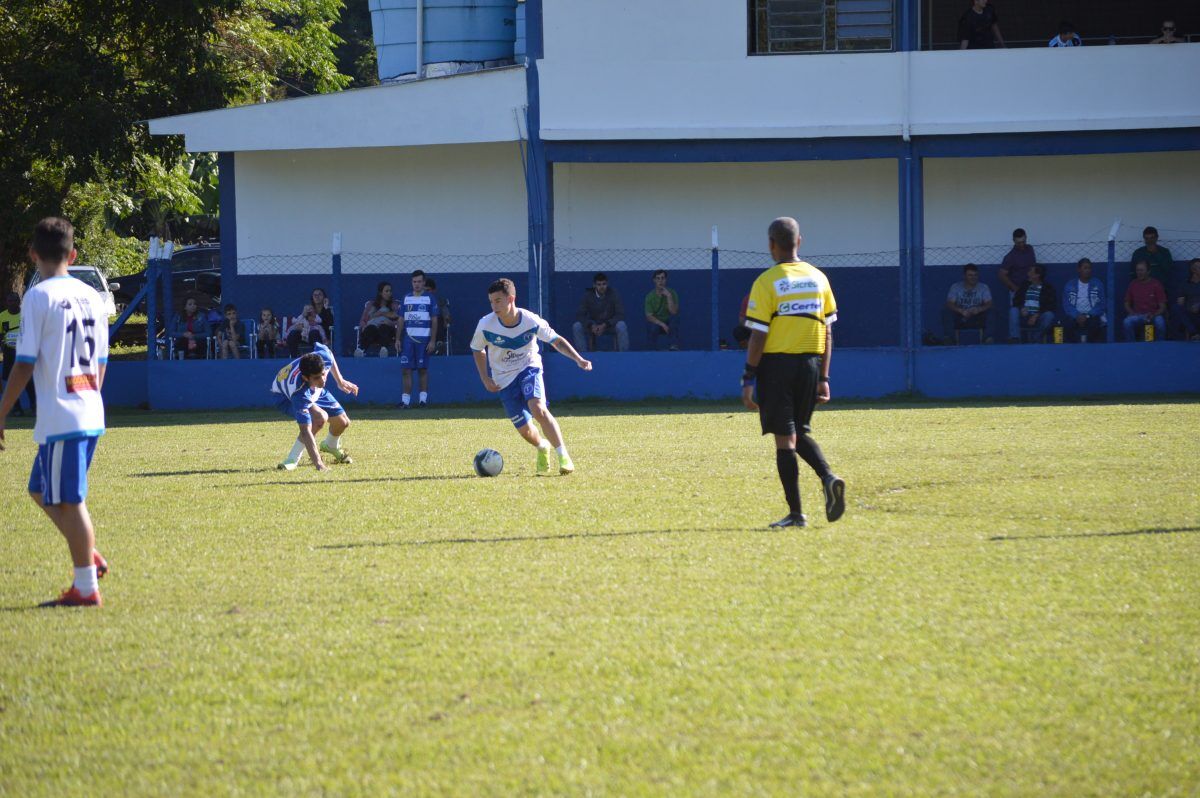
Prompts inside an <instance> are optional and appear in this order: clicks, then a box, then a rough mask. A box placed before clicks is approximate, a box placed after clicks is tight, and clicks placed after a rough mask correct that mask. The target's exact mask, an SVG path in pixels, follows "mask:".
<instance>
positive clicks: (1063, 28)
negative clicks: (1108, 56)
mask: <svg viewBox="0 0 1200 798" xmlns="http://www.w3.org/2000/svg"><path fill="white" fill-rule="evenodd" d="M1049 46H1050V47H1082V46H1083V39H1081V38H1079V34H1078V33H1076V32H1075V26H1074V25H1072V24H1071V23H1070V22H1060V23H1058V35H1057V36H1055V37H1054V38H1053V39H1051V40H1050V45H1049Z"/></svg>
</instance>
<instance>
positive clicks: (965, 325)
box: [942, 263, 992, 343]
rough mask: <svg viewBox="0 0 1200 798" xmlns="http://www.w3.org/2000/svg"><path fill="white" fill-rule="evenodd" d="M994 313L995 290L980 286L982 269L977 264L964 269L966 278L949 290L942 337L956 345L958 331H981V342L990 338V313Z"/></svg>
mask: <svg viewBox="0 0 1200 798" xmlns="http://www.w3.org/2000/svg"><path fill="white" fill-rule="evenodd" d="M991 309H992V289H990V288H988V287H987V285H986V284H984V283H981V282H979V267H978V266H976V265H975V264H974V263H968V264H967V265H966V266H963V278H962V280H960V281H958V282H957V283H955V284H954V285H952V286H950V291H949V293H947V294H946V304H945V306H944V307H943V308H942V335H943V337H944V338H945V340H946V342H947V343H953V342H954V341H955V339H956V336H955V332H956V331H958V330H979V340H980V342H981V343H982V342H984V341H986V340H988V338H987V332H986V331H987V319H988V313H989V312H990V311H991Z"/></svg>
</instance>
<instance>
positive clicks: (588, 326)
mask: <svg viewBox="0 0 1200 798" xmlns="http://www.w3.org/2000/svg"><path fill="white" fill-rule="evenodd" d="M575 319H576V321H575V325H574V327H573V328H572V330H573V332H574V334H575V348H576V349H577V350H578V351H580V352H585V351H588V352H590V351H592V350H593V349H594V348H595V346H596V339H597V338H599V337H600V336H601V335H615V336H616V339H617V351H619V352H626V351H628V350H629V330H628V328H626V326H625V306H624V305H623V304H621V297H620V296H618V295H617V291H616V289H615V288H609V287H608V276H607V275H606V274H605V273H604V272H596V274H595V276H593V277H592V287H591V288H589V289H588V290H587V291H586V292H584V294H583V299H582V301H580V303H579V312H578V313H576V314H575Z"/></svg>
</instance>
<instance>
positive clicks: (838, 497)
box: [821, 474, 846, 521]
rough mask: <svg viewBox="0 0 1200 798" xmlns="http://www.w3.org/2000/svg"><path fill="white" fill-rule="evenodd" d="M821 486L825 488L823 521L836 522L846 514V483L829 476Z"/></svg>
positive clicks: (838, 478)
mask: <svg viewBox="0 0 1200 798" xmlns="http://www.w3.org/2000/svg"><path fill="white" fill-rule="evenodd" d="M821 484H822V486H823V487H824V488H825V520H827V521H836V520H838V519H839V518H841V517H842V513H844V512H846V482H845V480H843V479H842V478H841V477H839V476H835V475H833V474H830V475H829V476H827V477H825V479H824V480H823V481H822V483H821Z"/></svg>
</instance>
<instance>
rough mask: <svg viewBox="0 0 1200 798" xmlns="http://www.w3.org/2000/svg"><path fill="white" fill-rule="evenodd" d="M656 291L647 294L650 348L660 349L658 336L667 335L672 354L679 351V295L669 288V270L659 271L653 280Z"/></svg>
mask: <svg viewBox="0 0 1200 798" xmlns="http://www.w3.org/2000/svg"><path fill="white" fill-rule="evenodd" d="M651 279H652V280H654V290H652V291H651V292H650V293H648V294H646V302H645V311H646V334H647V335H649V336H650V348H651V349H653V350H657V349H658V336H660V335H666V336H667V342H668V344H669V346H668V347H667V348H668V349H669V350H670V351H672V352H677V351H679V294H677V293H675V289H674V288H668V287H667V270H666V269H659V270H658V271H656V272H655V273H654V276H653V277H652V278H651Z"/></svg>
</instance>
